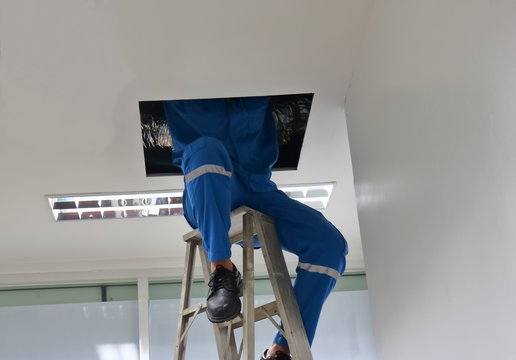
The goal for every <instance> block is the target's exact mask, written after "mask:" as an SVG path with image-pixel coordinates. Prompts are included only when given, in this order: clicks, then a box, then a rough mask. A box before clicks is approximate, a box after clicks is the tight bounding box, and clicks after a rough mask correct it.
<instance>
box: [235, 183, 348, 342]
mask: <svg viewBox="0 0 516 360" xmlns="http://www.w3.org/2000/svg"><path fill="white" fill-rule="evenodd" d="M243 202H244V203H245V204H246V205H248V206H250V207H252V208H254V209H256V210H258V211H261V212H263V213H265V214H267V215H270V216H272V217H274V218H275V221H276V230H277V233H278V237H279V240H280V242H281V245H282V247H283V249H284V250H286V251H289V252H292V253H294V254H296V255H298V257H299V264H298V267H297V269H296V271H297V279H296V281H295V283H294V293H295V295H296V299H297V302H298V305H299V310H300V312H301V317H302V319H303V324H304V327H305V331H306V334H307V338H308V341H309V342H310V344H312V342H313V339H314V335H315V330H316V328H317V322H318V320H319V316H320V313H321V310H322V306H323V304H324V302H325V300H326V298H327V297H328V295H329V294H330V293H331V291H332V290H333V288H334V287H335V284H336V279H337V278H338V277H339V275H340V274H342V273H343V272H344V268H345V266H346V257H345V255H346V254H347V243H346V240H345V239H344V237H343V236H342V235H341V233H340V232H339V231H338V230H337V229H336V228H335V227H334V226H333V225H332V224H331V223H330V222H329V221H327V220H326V219H325V218H324V216H323V215H322V214H321V213H320V212H318V211H316V210H314V209H312V208H310V207H308V206H306V205H304V204H301V203H300V202H298V201H296V200H292V199H290V198H288V197H287V196H286V195H285V194H284V193H283V192H281V191H279V190H277V191H270V192H265V193H248V194H247V195H246V196H244V199H243ZM273 342H274V343H276V344H279V345H282V346H288V344H287V341H286V339H285V338H284V337H283V336H282V335H281V333H279V332H278V333H277V334H276V336H275V338H274V341H273Z"/></svg>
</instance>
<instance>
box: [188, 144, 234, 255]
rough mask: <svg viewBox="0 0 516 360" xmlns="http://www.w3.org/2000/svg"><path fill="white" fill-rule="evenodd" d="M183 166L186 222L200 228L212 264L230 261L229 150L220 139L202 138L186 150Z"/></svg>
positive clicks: (230, 165) (230, 167)
mask: <svg viewBox="0 0 516 360" xmlns="http://www.w3.org/2000/svg"><path fill="white" fill-rule="evenodd" d="M182 167H183V173H184V174H185V191H184V193H183V209H184V214H185V218H186V220H187V221H188V222H189V223H190V225H191V226H192V227H194V228H197V227H198V228H199V231H200V232H201V235H202V237H203V246H204V248H205V249H206V252H207V253H208V260H209V261H210V262H213V261H220V260H225V259H229V258H230V257H231V248H230V247H231V243H230V242H229V238H228V231H229V228H230V225H231V220H230V212H231V191H230V183H231V176H232V171H233V166H232V164H231V160H230V159H229V156H228V154H227V151H226V149H225V148H224V146H223V145H222V143H221V142H220V141H218V140H217V139H214V138H209V137H202V138H199V139H197V140H196V141H194V142H193V143H191V144H189V145H188V146H187V147H186V148H185V150H184V152H183V164H182Z"/></svg>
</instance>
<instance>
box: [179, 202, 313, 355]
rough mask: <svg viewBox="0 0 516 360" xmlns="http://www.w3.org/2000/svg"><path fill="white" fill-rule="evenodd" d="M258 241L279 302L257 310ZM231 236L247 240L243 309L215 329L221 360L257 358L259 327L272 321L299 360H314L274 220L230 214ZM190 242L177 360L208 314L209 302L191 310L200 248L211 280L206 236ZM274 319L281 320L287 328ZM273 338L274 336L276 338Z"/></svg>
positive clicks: (246, 211) (243, 211) (247, 212)
mask: <svg viewBox="0 0 516 360" xmlns="http://www.w3.org/2000/svg"><path fill="white" fill-rule="evenodd" d="M255 235H256V236H257V237H258V240H259V242H260V246H261V249H262V252H263V256H264V259H265V264H266V266H267V271H268V273H269V277H270V281H271V284H272V289H273V291H274V296H275V298H276V300H274V301H272V302H270V303H267V304H264V305H262V306H259V307H256V308H255V307H254V246H253V245H254V236H255ZM229 236H230V239H231V242H232V243H235V242H238V241H243V269H242V275H243V282H244V290H243V306H242V313H241V314H240V315H239V316H237V317H236V318H235V319H233V320H231V321H226V322H224V323H220V324H213V330H214V332H215V341H216V343H217V350H218V354H219V359H220V360H238V359H240V358H242V354H243V359H245V360H254V359H256V354H255V348H254V323H255V322H256V321H260V320H263V319H269V320H270V321H271V322H272V323H273V324H274V326H275V327H276V328H277V329H278V330H279V331H281V332H282V333H283V335H284V336H285V338H286V339H287V341H288V343H289V347H290V352H291V356H292V358H293V359H294V360H312V353H311V351H310V345H309V343H308V340H307V338H306V333H305V329H304V326H303V322H302V320H301V315H300V313H299V307H298V305H297V301H296V298H295V296H294V291H293V289H292V283H291V280H290V276H289V273H288V269H287V266H286V264H285V258H284V256H283V252H282V250H281V247H280V244H279V242H278V238H277V235H276V228H275V226H274V220H273V219H272V218H271V217H269V216H267V215H265V214H262V213H260V212H258V211H256V210H253V209H251V208H248V207H240V208H238V209H236V210H234V211H232V212H231V229H230V231H229ZM183 239H184V240H185V242H186V258H185V269H184V275H183V284H182V291H181V301H180V304H179V318H178V323H177V339H176V349H175V356H174V359H175V360H184V359H185V350H186V340H187V334H188V330H189V329H190V326H191V325H192V323H193V321H194V320H195V318H196V316H197V315H198V314H200V313H202V312H204V311H206V301H204V302H202V303H200V304H196V305H192V304H190V302H191V287H192V281H193V273H194V265H195V253H196V250H197V249H199V255H200V258H201V263H202V269H203V274H204V281H205V282H206V284H207V283H208V281H209V277H210V267H209V263H208V257H207V254H206V252H205V251H204V249H203V247H202V237H201V235H200V233H199V231H198V230H194V231H191V232H189V233H187V234H185V235H184V236H183ZM274 315H279V317H280V318H281V322H282V325H283V329H282V328H281V327H280V326H279V324H278V323H277V322H276V320H275V319H274V318H273V316H274ZM240 327H243V335H242V343H241V344H240V346H239V348H238V349H237V346H236V342H235V334H234V330H235V329H238V328H240ZM271 335H272V334H271Z"/></svg>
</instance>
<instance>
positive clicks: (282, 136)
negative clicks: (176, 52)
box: [139, 93, 314, 176]
mask: <svg viewBox="0 0 516 360" xmlns="http://www.w3.org/2000/svg"><path fill="white" fill-rule="evenodd" d="M313 97H314V94H313V93H305V94H288V95H271V96H269V98H270V104H271V106H270V111H271V115H272V116H273V118H274V122H275V125H276V129H277V139H278V146H279V154H278V161H277V162H276V164H275V165H274V167H273V170H296V169H297V166H298V164H299V157H300V155H301V148H302V146H303V139H304V136H305V132H306V128H307V124H308V118H309V115H310V109H311V107H312V100H313ZM219 99H221V98H219ZM223 99H226V100H232V101H234V100H235V99H239V98H234V97H233V98H223ZM192 100H195V99H192ZM169 101H189V100H169ZM163 103H164V100H159V101H140V102H139V109H140V120H141V131H142V143H143V152H144V158H145V171H146V174H147V176H165V175H180V174H181V169H179V168H178V167H176V166H174V165H173V164H172V161H171V157H172V146H173V144H172V139H171V137H170V134H169V132H168V128H167V121H166V119H165V115H164V110H163Z"/></svg>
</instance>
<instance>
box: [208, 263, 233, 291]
mask: <svg viewBox="0 0 516 360" xmlns="http://www.w3.org/2000/svg"><path fill="white" fill-rule="evenodd" d="M231 276H232V274H231V273H230V272H229V270H224V269H223V268H217V269H215V271H214V272H213V276H212V278H211V279H210V281H209V282H208V286H209V287H210V288H212V290H213V291H217V290H218V289H221V288H224V289H226V290H231V291H232V290H233V288H234V287H235V286H234V285H233V284H232V281H231V280H232V279H231Z"/></svg>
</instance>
